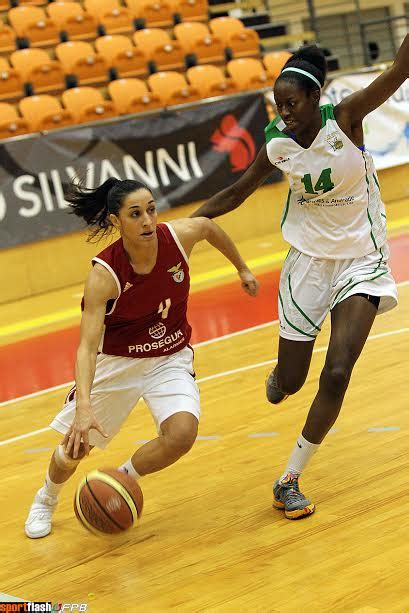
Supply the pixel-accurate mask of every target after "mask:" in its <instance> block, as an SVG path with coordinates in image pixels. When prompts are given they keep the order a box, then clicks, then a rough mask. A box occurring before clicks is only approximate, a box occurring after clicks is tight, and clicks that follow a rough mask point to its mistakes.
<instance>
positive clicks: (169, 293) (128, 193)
mask: <svg viewBox="0 0 409 613" xmlns="http://www.w3.org/2000/svg"><path fill="white" fill-rule="evenodd" d="M67 201H68V202H69V203H70V204H71V206H72V208H73V212H74V213H75V214H76V215H78V216H79V217H82V218H83V219H84V220H85V221H86V223H87V225H88V226H89V227H91V228H93V233H92V235H93V236H95V235H96V234H98V233H100V232H102V233H106V232H109V231H110V230H111V229H112V228H113V227H115V228H117V229H118V230H119V232H120V238H119V239H118V240H117V241H115V242H113V243H111V244H110V245H109V247H107V248H106V249H104V250H103V251H101V252H100V253H99V254H98V255H97V256H96V257H95V258H93V265H94V267H93V269H92V270H91V272H90V273H89V276H88V279H87V281H86V284H85V291H84V298H83V304H82V308H83V314H82V320H81V336H80V344H79V347H78V351H77V361H76V368H75V383H76V385H75V386H74V387H73V389H72V390H71V391H70V392H69V394H68V396H67V399H66V402H65V405H64V407H63V409H62V411H60V413H59V414H58V415H57V416H56V417H55V419H54V420H53V422H52V423H51V427H52V428H53V429H54V430H56V431H57V432H60V433H62V434H64V435H65V436H64V440H63V443H62V444H61V445H59V446H58V447H57V448H56V450H55V452H54V453H53V456H52V458H51V462H50V465H49V468H48V472H47V475H46V480H45V484H44V486H43V487H42V488H40V489H39V491H38V492H37V493H36V495H35V498H34V502H33V504H32V505H31V509H30V512H29V516H28V518H27V521H26V525H25V531H26V534H27V536H28V537H30V538H40V537H44V536H47V535H48V534H49V533H50V532H51V522H52V514H53V512H54V510H55V507H56V505H57V497H58V494H59V492H60V491H61V488H62V487H63V485H64V483H65V482H66V481H67V480H68V479H69V478H70V477H71V475H72V474H73V473H74V471H75V469H76V468H77V466H78V463H79V461H80V459H81V458H82V457H84V455H87V454H88V453H89V451H90V449H92V447H94V446H97V447H100V448H104V447H106V445H107V444H108V443H109V442H110V440H111V439H112V438H113V437H114V436H115V434H116V433H117V432H118V431H119V429H120V428H121V426H122V424H123V422H124V421H125V420H126V418H127V416H128V415H129V413H130V412H131V411H132V409H133V407H134V406H135V405H136V403H137V402H138V400H139V398H144V400H145V402H146V404H147V405H148V407H149V410H150V412H151V414H152V417H153V418H154V421H155V423H156V427H157V430H158V433H159V436H158V437H157V438H156V439H154V440H152V441H150V442H148V443H146V444H145V445H143V446H142V447H140V448H139V449H138V450H137V451H136V452H135V453H134V454H133V456H132V458H130V459H129V460H128V461H127V462H125V464H123V465H122V466H121V467H120V470H123V471H125V472H127V473H128V474H129V475H130V476H133V477H134V478H135V479H138V478H139V477H140V476H142V475H146V474H149V473H152V472H155V471H158V470H161V469H163V468H165V467H166V466H169V465H170V464H173V463H174V462H176V460H178V459H179V458H180V457H181V456H182V455H184V454H185V453H187V452H188V451H189V449H190V448H191V447H192V445H193V443H194V441H195V439H196V435H197V428H198V422H199V416H200V401H199V390H198V387H197V385H196V382H195V374H194V369H193V350H192V348H191V347H190V345H189V341H190V335H191V327H190V325H189V323H188V321H187V319H186V310H187V301H188V296H189V287H190V278H189V263H188V258H189V255H190V253H191V251H192V249H193V247H194V246H195V244H196V243H197V242H199V241H201V240H207V241H208V242H209V243H210V244H211V245H212V246H213V247H215V248H216V249H218V250H219V251H220V252H221V253H223V255H224V256H225V257H226V258H227V259H228V260H229V261H230V262H231V263H232V264H233V265H234V266H235V268H236V269H237V272H238V275H239V277H240V279H241V282H242V287H243V289H244V291H245V292H246V293H248V294H249V295H250V296H255V295H256V294H257V290H258V283H257V281H256V279H255V278H254V276H253V275H252V273H251V272H250V270H249V269H248V268H247V266H246V264H245V262H244V261H243V259H242V258H241V256H240V254H239V252H238V251H237V249H236V247H235V246H234V244H233V242H232V241H231V239H230V238H229V237H228V236H227V234H226V233H225V232H224V231H223V230H222V229H221V228H219V227H218V226H217V225H216V224H215V223H213V222H212V221H210V220H208V219H206V218H205V217H202V218H198V219H179V220H175V221H172V222H171V223H161V224H157V213H156V207H155V201H154V199H153V195H152V193H151V192H150V191H149V189H147V188H146V187H145V185H143V184H142V183H140V182H139V181H130V180H125V181H119V180H117V179H108V180H107V181H105V183H103V184H102V185H101V186H100V187H98V188H97V189H94V190H87V189H85V188H81V187H78V186H73V190H72V193H71V194H69V195H67Z"/></svg>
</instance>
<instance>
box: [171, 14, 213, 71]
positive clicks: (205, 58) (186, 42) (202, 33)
mask: <svg viewBox="0 0 409 613" xmlns="http://www.w3.org/2000/svg"><path fill="white" fill-rule="evenodd" d="M173 31H174V33H175V36H176V38H177V39H178V40H179V41H180V42H181V44H182V46H183V47H184V49H185V51H186V53H194V54H195V55H196V57H197V60H198V63H199V64H212V63H220V62H224V60H225V55H224V44H223V43H222V41H221V40H220V38H218V37H217V36H213V35H212V34H210V32H209V29H208V27H207V26H206V25H205V24H204V23H197V22H189V23H179V24H178V25H176V26H175V27H174V29H173Z"/></svg>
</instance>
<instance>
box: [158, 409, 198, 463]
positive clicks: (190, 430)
mask: <svg viewBox="0 0 409 613" xmlns="http://www.w3.org/2000/svg"><path fill="white" fill-rule="evenodd" d="M197 429H198V421H197V419H196V417H194V415H191V414H189V418H187V419H184V418H183V417H182V418H180V419H176V420H175V421H174V423H172V425H171V427H168V428H166V429H165V430H164V432H163V434H164V436H165V440H166V443H167V445H168V447H170V448H171V450H172V453H173V454H174V455H177V456H182V455H184V454H186V453H188V451H190V449H191V448H192V446H193V443H194V442H195V440H196V436H197Z"/></svg>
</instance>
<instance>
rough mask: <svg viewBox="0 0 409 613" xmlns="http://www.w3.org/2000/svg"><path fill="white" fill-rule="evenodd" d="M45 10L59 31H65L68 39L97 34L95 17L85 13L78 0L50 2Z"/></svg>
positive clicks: (91, 36) (90, 36)
mask: <svg viewBox="0 0 409 613" xmlns="http://www.w3.org/2000/svg"><path fill="white" fill-rule="evenodd" d="M47 11H48V14H49V15H50V17H51V19H52V20H53V21H54V23H55V24H56V25H57V27H58V29H59V30H60V32H67V34H68V35H69V37H70V40H75V39H83V38H95V36H96V35H97V22H96V20H95V18H94V17H93V16H92V15H90V14H89V13H86V12H85V11H84V10H83V8H82V6H81V4H80V3H79V2H51V4H49V5H48V7H47Z"/></svg>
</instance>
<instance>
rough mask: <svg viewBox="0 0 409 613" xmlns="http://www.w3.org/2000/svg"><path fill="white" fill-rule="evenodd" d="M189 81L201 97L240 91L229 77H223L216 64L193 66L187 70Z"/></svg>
mask: <svg viewBox="0 0 409 613" xmlns="http://www.w3.org/2000/svg"><path fill="white" fill-rule="evenodd" d="M186 74H187V78H188V80H189V83H191V84H192V85H193V87H195V88H196V89H197V90H198V91H199V92H200V94H201V96H202V98H211V97H212V96H226V95H228V94H237V93H239V92H240V89H239V87H238V85H237V84H236V83H235V81H234V80H233V79H231V78H229V77H225V76H224V74H223V72H222V70H221V69H220V68H219V67H218V66H212V65H211V64H205V65H203V66H193V67H192V68H189V69H188V70H187V73H186Z"/></svg>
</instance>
